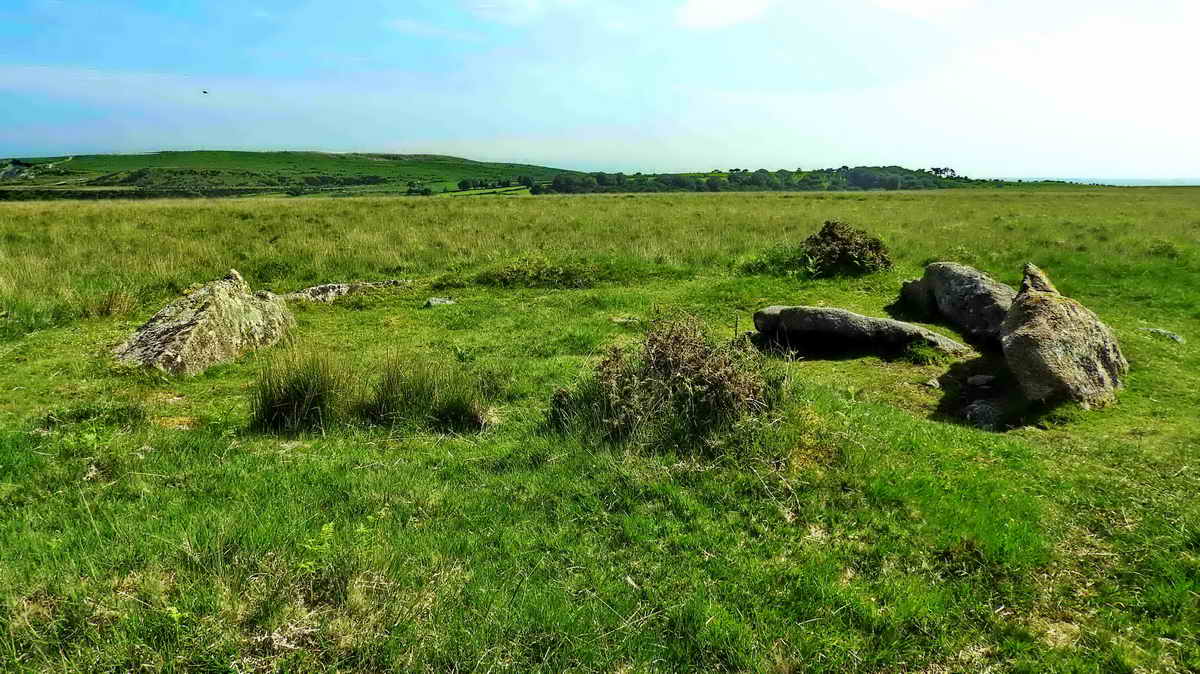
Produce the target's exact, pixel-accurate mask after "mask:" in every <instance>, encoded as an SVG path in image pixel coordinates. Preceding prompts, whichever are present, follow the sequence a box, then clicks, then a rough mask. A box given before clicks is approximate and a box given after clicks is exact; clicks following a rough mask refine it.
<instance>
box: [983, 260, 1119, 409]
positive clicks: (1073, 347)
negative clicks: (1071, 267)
mask: <svg viewBox="0 0 1200 674" xmlns="http://www.w3.org/2000/svg"><path fill="white" fill-rule="evenodd" d="M1000 336H1001V343H1002V345H1003V347H1004V358H1005V360H1006V361H1008V368H1009V369H1010V370H1012V373H1013V375H1015V376H1016V378H1017V382H1018V383H1020V385H1021V390H1022V391H1024V393H1025V396H1026V397H1028V398H1029V399H1030V400H1046V401H1053V400H1074V401H1076V402H1078V403H1080V404H1082V405H1083V406H1084V407H1093V406H1095V407H1102V406H1104V405H1107V404H1109V403H1111V402H1113V401H1114V400H1115V399H1116V396H1115V393H1114V392H1115V391H1116V390H1117V389H1118V388H1120V387H1121V380H1122V379H1123V378H1124V377H1125V375H1126V374H1128V373H1129V363H1128V362H1126V360H1125V357H1124V356H1123V355H1121V348H1120V347H1119V346H1118V345H1117V338H1116V336H1115V335H1114V334H1113V331H1112V330H1111V329H1110V328H1109V327H1108V326H1107V325H1105V324H1104V323H1102V322H1101V321H1100V319H1099V318H1098V317H1097V316H1096V314H1094V313H1092V312H1091V311H1090V310H1088V309H1087V308H1086V307H1084V306H1083V305H1082V304H1080V303H1079V302H1076V301H1075V300H1073V299H1070V298H1068V297H1063V296H1062V295H1061V294H1060V293H1059V292H1058V289H1057V288H1055V287H1054V284H1053V283H1051V282H1050V279H1049V278H1047V277H1046V274H1045V273H1044V272H1042V270H1041V269H1038V268H1037V267H1035V266H1034V265H1032V264H1027V265H1025V280H1024V281H1023V282H1022V283H1021V292H1020V293H1019V294H1018V295H1017V297H1016V300H1014V301H1013V305H1012V308H1011V309H1010V310H1009V312H1008V317H1007V318H1006V319H1005V320H1004V324H1003V325H1002V326H1001V330H1000Z"/></svg>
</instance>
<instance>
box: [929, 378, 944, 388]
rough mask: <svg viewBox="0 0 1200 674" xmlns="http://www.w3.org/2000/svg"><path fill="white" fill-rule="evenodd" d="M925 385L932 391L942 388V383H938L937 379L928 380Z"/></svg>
mask: <svg viewBox="0 0 1200 674" xmlns="http://www.w3.org/2000/svg"><path fill="white" fill-rule="evenodd" d="M925 385H926V386H928V387H929V388H932V389H940V388H941V387H942V382H940V381H938V380H937V379H930V380H929V381H927V382H925Z"/></svg>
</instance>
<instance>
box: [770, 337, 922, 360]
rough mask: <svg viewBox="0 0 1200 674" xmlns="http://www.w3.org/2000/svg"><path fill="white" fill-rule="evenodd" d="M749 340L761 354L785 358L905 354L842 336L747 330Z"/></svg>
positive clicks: (894, 356)
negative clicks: (819, 336)
mask: <svg viewBox="0 0 1200 674" xmlns="http://www.w3.org/2000/svg"><path fill="white" fill-rule="evenodd" d="M748 339H749V340H750V343H751V344H753V345H754V347H755V348H757V349H758V350H759V351H761V352H762V353H764V354H766V355H768V356H774V357H776V358H783V359H786V360H833V361H838V360H857V359H859V358H867V357H876V358H882V359H884V360H898V359H902V358H903V357H904V355H905V351H904V349H900V348H885V349H880V347H879V344H877V343H871V342H858V341H852V340H844V339H829V338H818V337H805V338H797V337H794V336H789V335H788V333H786V332H779V333H762V332H755V333H749V336H748Z"/></svg>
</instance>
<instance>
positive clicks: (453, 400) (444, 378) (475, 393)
mask: <svg viewBox="0 0 1200 674" xmlns="http://www.w3.org/2000/svg"><path fill="white" fill-rule="evenodd" d="M491 384H494V382H489V386H490V385H491ZM357 411H358V414H359V416H361V417H362V418H363V419H364V420H365V421H367V422H369V423H374V424H379V425H384V426H400V425H416V426H428V427H430V428H433V429H435V430H439V431H451V432H468V431H479V430H482V429H483V428H484V426H486V425H487V400H486V396H485V385H484V384H483V382H482V381H481V380H480V379H478V378H476V377H474V376H472V375H471V374H469V373H467V372H465V371H463V370H461V369H458V368H453V367H449V366H447V365H442V364H438V363H430V362H427V361H418V360H402V359H398V358H392V359H391V360H389V361H388V362H387V363H386V364H385V365H384V366H383V368H382V374H381V375H380V377H379V379H378V380H376V382H375V384H374V386H372V388H371V390H370V392H369V393H368V394H367V396H366V398H365V400H363V401H362V403H361V404H360V405H359V406H358V410H357Z"/></svg>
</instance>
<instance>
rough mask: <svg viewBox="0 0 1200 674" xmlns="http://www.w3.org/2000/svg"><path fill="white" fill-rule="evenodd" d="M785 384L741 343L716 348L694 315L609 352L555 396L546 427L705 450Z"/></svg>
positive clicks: (661, 324) (657, 325)
mask: <svg viewBox="0 0 1200 674" xmlns="http://www.w3.org/2000/svg"><path fill="white" fill-rule="evenodd" d="M782 382H783V379H782V377H781V376H778V375H776V374H775V373H774V372H772V371H771V370H769V369H768V365H767V362H766V361H765V360H764V359H763V357H762V356H761V355H760V354H759V353H758V352H757V351H755V350H754V349H753V348H752V347H750V346H749V345H748V344H746V343H745V342H736V343H733V344H716V343H714V342H712V341H711V340H710V339H709V338H708V337H707V336H706V335H705V334H704V331H703V329H702V327H701V325H700V322H699V320H697V319H695V318H691V317H688V318H683V319H679V320H660V321H656V322H654V323H653V324H652V325H651V327H650V330H649V332H648V333H647V334H646V337H645V339H644V340H643V342H642V344H641V345H640V346H639V348H637V349H636V350H635V351H634V352H632V353H630V352H626V351H624V350H622V349H620V348H618V347H614V348H612V349H610V350H609V351H608V353H607V354H606V355H605V356H604V358H603V359H602V360H601V361H600V363H599V364H597V366H596V369H595V371H594V372H593V373H591V374H590V375H589V376H588V377H587V378H585V379H584V380H583V381H581V382H580V383H579V384H578V385H577V386H576V387H575V388H574V389H572V390H568V389H559V390H558V391H557V392H555V394H554V397H553V399H552V400H551V408H550V422H551V424H552V425H554V426H555V427H556V428H558V429H560V430H571V429H574V430H577V431H582V432H584V433H587V434H592V435H596V436H599V437H601V438H602V439H604V440H605V441H608V442H614V443H620V442H644V443H654V444H659V445H663V446H667V447H674V448H682V447H688V446H690V447H692V448H695V447H696V446H697V444H699V445H700V446H707V445H706V443H705V441H706V440H707V439H708V437H709V436H710V435H711V434H712V433H713V432H714V431H718V430H721V429H727V428H730V427H732V426H734V425H735V424H737V422H739V421H741V420H743V419H746V418H748V417H753V416H756V415H759V414H761V413H763V412H766V411H767V410H769V409H771V408H772V407H774V405H775V404H776V402H777V400H778V398H779V392H780V390H781V388H782Z"/></svg>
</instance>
